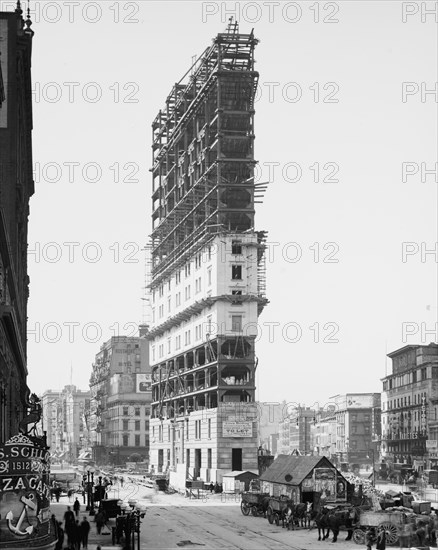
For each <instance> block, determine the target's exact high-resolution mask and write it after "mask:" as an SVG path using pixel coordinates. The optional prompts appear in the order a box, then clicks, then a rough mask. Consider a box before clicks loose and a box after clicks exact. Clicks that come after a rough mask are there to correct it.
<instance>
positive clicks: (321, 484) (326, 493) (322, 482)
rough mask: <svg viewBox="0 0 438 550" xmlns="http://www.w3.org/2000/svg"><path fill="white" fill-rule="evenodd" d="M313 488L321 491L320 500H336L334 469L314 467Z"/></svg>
mask: <svg viewBox="0 0 438 550" xmlns="http://www.w3.org/2000/svg"><path fill="white" fill-rule="evenodd" d="M313 475H314V488H315V489H314V490H315V491H317V492H318V493H321V500H322V499H324V500H325V501H328V502H330V501H333V500H336V490H337V487H336V469H335V468H315V469H314V470H313Z"/></svg>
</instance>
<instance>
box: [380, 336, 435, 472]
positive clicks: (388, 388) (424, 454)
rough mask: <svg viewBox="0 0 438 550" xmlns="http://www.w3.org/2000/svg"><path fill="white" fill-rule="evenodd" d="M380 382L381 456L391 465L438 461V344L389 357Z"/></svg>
mask: <svg viewBox="0 0 438 550" xmlns="http://www.w3.org/2000/svg"><path fill="white" fill-rule="evenodd" d="M388 357H389V358H390V359H391V360H392V369H391V374H389V375H388V376H386V377H385V378H383V379H382V382H383V393H382V437H381V449H382V455H383V456H384V457H386V458H388V459H390V460H393V461H394V462H407V463H409V464H411V463H413V461H418V462H422V463H423V464H425V465H427V464H426V463H427V461H429V465H430V463H431V462H435V463H436V462H437V461H438V445H437V441H438V344H435V343H431V344H429V345H425V346H423V345H409V346H404V347H402V348H400V349H398V350H396V351H394V352H392V353H389V354H388Z"/></svg>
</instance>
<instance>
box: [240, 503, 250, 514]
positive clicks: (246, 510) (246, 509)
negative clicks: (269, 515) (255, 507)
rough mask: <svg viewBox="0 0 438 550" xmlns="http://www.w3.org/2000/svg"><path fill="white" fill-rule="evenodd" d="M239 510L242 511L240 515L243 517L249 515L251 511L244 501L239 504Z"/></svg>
mask: <svg viewBox="0 0 438 550" xmlns="http://www.w3.org/2000/svg"><path fill="white" fill-rule="evenodd" d="M240 509H241V510H242V514H243V515H244V516H247V515H248V514H249V512H250V510H251V508H250V506H249V504H248V503H247V502H245V501H242V502H241V503H240Z"/></svg>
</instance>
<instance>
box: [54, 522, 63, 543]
mask: <svg viewBox="0 0 438 550" xmlns="http://www.w3.org/2000/svg"><path fill="white" fill-rule="evenodd" d="M56 534H57V538H58V540H57V542H56V547H55V550H62V547H63V546H64V529H63V528H62V523H61V522H60V521H58V522H57V529H56Z"/></svg>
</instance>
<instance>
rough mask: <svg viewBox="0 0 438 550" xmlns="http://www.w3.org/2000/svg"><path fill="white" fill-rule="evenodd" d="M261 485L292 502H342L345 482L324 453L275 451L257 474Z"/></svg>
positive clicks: (271, 493)
mask: <svg viewBox="0 0 438 550" xmlns="http://www.w3.org/2000/svg"><path fill="white" fill-rule="evenodd" d="M260 482H261V489H262V491H263V492H266V493H269V494H270V495H271V496H280V495H287V496H288V498H290V499H291V500H293V501H294V502H295V503H297V504H298V503H299V502H313V503H314V504H315V505H316V504H317V503H318V502H319V501H320V500H324V501H325V502H346V500H347V489H348V482H347V480H346V479H345V478H344V477H343V475H342V474H341V472H340V471H339V470H337V468H335V466H334V465H333V464H332V463H331V462H330V460H329V459H328V458H327V457H325V456H322V457H321V456H290V455H279V456H278V457H277V458H276V459H275V460H274V462H273V463H272V464H271V466H270V467H269V468H268V469H267V470H266V471H265V472H264V473H263V474H262V475H261V476H260Z"/></svg>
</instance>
